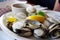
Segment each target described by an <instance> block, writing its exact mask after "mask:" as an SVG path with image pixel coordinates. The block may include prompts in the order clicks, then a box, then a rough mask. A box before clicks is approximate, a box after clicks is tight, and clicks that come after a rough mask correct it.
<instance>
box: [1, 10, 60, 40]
mask: <svg viewBox="0 0 60 40" xmlns="http://www.w3.org/2000/svg"><path fill="white" fill-rule="evenodd" d="M46 12H47V14H50V13H51V14H52V13H53V14H55V13H60V12H55V11H46ZM9 13H12V12H9ZM4 15H5V14H4ZM4 15H2V16H1V18H0V24H1V25H2V26H1V29H2V30H3V31H4V32H5V33H7V34H8V35H9V36H10V37H12V38H14V39H17V40H35V39H34V38H30V39H29V38H24V37H20V36H18V35H16V34H15V33H13V32H12V31H10V30H9V29H8V28H7V27H6V26H4V23H3V17H4Z"/></svg>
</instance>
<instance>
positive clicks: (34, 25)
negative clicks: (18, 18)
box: [26, 20, 41, 29]
mask: <svg viewBox="0 0 60 40" xmlns="http://www.w3.org/2000/svg"><path fill="white" fill-rule="evenodd" d="M26 23H27V24H28V25H27V27H29V28H31V29H36V28H39V27H40V26H41V23H40V22H38V21H35V20H26Z"/></svg>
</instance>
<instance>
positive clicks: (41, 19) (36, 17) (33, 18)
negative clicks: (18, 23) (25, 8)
mask: <svg viewBox="0 0 60 40" xmlns="http://www.w3.org/2000/svg"><path fill="white" fill-rule="evenodd" d="M27 19H30V20H36V21H39V22H44V20H45V17H44V16H41V15H31V16H29V17H27Z"/></svg>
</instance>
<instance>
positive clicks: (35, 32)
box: [34, 29, 44, 38]
mask: <svg viewBox="0 0 60 40" xmlns="http://www.w3.org/2000/svg"><path fill="white" fill-rule="evenodd" d="M43 35H44V31H43V30H42V29H35V30H34V36H35V37H36V38H39V37H41V36H43Z"/></svg>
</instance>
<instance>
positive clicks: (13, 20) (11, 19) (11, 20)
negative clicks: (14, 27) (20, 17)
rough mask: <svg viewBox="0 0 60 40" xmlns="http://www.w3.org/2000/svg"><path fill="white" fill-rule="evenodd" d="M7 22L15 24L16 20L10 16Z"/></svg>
mask: <svg viewBox="0 0 60 40" xmlns="http://www.w3.org/2000/svg"><path fill="white" fill-rule="evenodd" d="M7 21H8V22H16V18H15V17H12V16H10V17H8V18H7Z"/></svg>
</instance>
